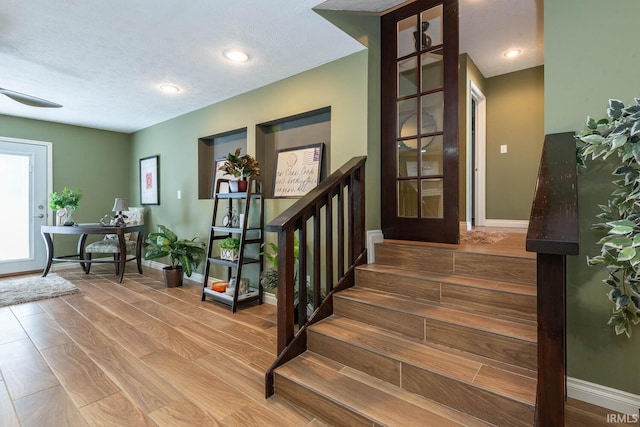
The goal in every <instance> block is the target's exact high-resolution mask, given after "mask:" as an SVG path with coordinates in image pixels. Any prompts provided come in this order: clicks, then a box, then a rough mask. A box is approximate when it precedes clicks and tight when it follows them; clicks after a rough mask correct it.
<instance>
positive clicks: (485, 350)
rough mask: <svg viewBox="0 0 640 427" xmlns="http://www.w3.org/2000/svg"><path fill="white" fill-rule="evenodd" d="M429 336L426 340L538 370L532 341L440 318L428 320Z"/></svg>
mask: <svg viewBox="0 0 640 427" xmlns="http://www.w3.org/2000/svg"><path fill="white" fill-rule="evenodd" d="M426 335H427V339H426V341H427V342H432V343H437V344H444V345H447V346H449V347H453V348H457V349H459V350H463V351H467V352H469V353H473V354H478V355H480V356H484V357H488V358H490V359H494V360H498V361H500V362H505V363H509V364H512V365H516V366H520V367H522V368H526V369H531V370H536V369H537V357H538V356H537V354H538V353H537V345H536V343H534V342H531V341H525V340H520V339H517V338H512V337H507V336H504V335H497V334H493V333H491V332H487V331H481V330H478V329H474V328H468V327H461V326H459V325H454V324H451V323H445V322H441V321H438V320H428V321H427V332H426Z"/></svg>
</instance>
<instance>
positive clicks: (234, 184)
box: [220, 148, 260, 192]
mask: <svg viewBox="0 0 640 427" xmlns="http://www.w3.org/2000/svg"><path fill="white" fill-rule="evenodd" d="M241 150H242V149H241V148H238V149H237V150H236V151H235V153H233V154H232V153H229V154H228V155H227V157H226V160H225V162H224V164H223V165H222V167H221V168H220V169H221V170H223V171H224V172H226V173H227V174H229V175H232V176H233V177H234V178H236V180H232V181H229V191H231V192H238V191H247V181H246V178H248V177H250V176H254V175H259V174H260V166H259V165H258V161H257V160H256V159H254V158H253V157H252V156H250V155H249V154H245V155H244V156H241V155H240V151H241Z"/></svg>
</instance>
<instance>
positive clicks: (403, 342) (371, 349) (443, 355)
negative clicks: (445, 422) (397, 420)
mask: <svg viewBox="0 0 640 427" xmlns="http://www.w3.org/2000/svg"><path fill="white" fill-rule="evenodd" d="M356 323H358V322H345V321H341V318H339V317H330V318H327V319H324V320H323V321H322V322H320V323H318V324H316V325H314V326H312V327H311V328H310V330H309V334H310V336H311V334H320V335H324V336H325V337H329V338H330V339H332V340H336V341H339V342H342V343H344V344H348V345H350V346H353V347H356V348H358V349H361V350H364V351H366V352H368V353H371V354H373V355H379V356H382V357H385V358H387V359H390V360H394V361H397V362H399V363H401V364H404V365H410V366H413V367H415V368H417V369H421V370H425V371H429V372H431V373H433V374H436V375H438V376H441V377H444V378H448V379H450V380H454V381H457V382H460V383H463V384H466V385H467V386H469V387H472V388H474V389H478V390H484V391H486V392H487V393H491V394H493V395H496V396H499V397H502V398H507V399H510V400H513V401H516V402H519V403H523V404H526V405H534V404H535V390H536V386H535V384H536V380H535V379H533V378H531V377H527V376H525V375H522V374H521V373H517V372H513V371H512V370H507V369H504V368H505V364H503V365H502V366H501V367H497V366H495V365H494V364H484V363H481V362H478V361H477V360H472V359H469V358H466V357H464V355H463V354H462V353H461V352H457V354H456V353H454V352H451V351H448V350H447V349H446V348H445V347H444V346H440V347H439V348H436V347H433V346H429V345H426V344H420V343H416V342H415V341H412V340H409V339H406V338H403V337H401V336H398V335H391V334H386V335H384V341H385V342H384V343H382V344H380V345H379V346H377V347H376V346H373V345H371V344H369V343H370V342H371V341H373V340H377V339H379V338H378V332H377V331H376V329H379V328H375V327H368V325H364V324H362V325H363V326H365V327H364V328H363V327H360V326H358V325H357V324H356ZM323 325H324V326H323ZM328 325H330V326H335V327H338V328H341V329H343V330H349V334H350V337H348V338H347V337H340V336H337V335H335V334H332V333H331V331H327V328H326V326H328ZM354 334H359V335H361V336H366V340H367V341H368V342H362V341H361V340H358V339H355V338H354V337H353V335H354ZM380 335H382V334H380ZM406 347H412V349H413V350H412V351H415V352H416V353H422V354H421V355H419V356H423V357H422V360H416V359H409V358H407V357H406V356H405V355H402V354H399V353H392V351H393V349H394V348H406ZM380 348H383V349H385V350H384V351H381V350H380ZM387 349H388V350H387ZM417 355H418V354H417ZM438 359H440V360H446V363H453V365H457V366H459V367H463V366H465V365H467V368H466V369H467V372H466V378H465V374H461V375H456V372H455V368H447V367H442V366H437V364H435V363H437V362H435V363H434V362H433V361H434V360H438ZM339 362H340V361H339ZM340 363H344V362H340ZM470 365H471V366H470ZM347 366H348V365H347ZM483 369H484V371H487V370H488V371H489V372H493V373H496V374H498V375H499V376H501V377H502V385H503V386H505V387H506V388H507V389H506V390H505V388H502V389H500V388H499V387H497V386H496V384H495V383H488V384H484V385H482V384H478V383H476V382H475V381H476V380H477V379H478V374H479V373H480V372H481V371H482V370H483ZM470 370H471V371H475V375H470V373H469V371H470ZM469 379H471V381H469ZM527 385H528V386H529V387H531V388H532V390H530V392H531V396H530V398H529V399H526V398H523V397H522V395H521V394H520V395H518V394H515V393H512V392H511V391H510V390H509V389H511V388H518V387H519V386H522V387H525V386H527Z"/></svg>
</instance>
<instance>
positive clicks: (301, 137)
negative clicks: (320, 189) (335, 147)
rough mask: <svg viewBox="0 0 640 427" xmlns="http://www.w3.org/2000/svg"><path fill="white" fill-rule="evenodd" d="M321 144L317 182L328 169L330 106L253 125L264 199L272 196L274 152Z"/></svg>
mask: <svg viewBox="0 0 640 427" xmlns="http://www.w3.org/2000/svg"><path fill="white" fill-rule="evenodd" d="M319 143H322V144H324V145H323V149H322V162H321V170H320V181H322V180H323V179H324V178H326V177H327V171H329V170H331V168H330V165H329V159H330V158H331V107H324V108H320V109H318V110H313V111H308V112H305V113H301V114H296V115H294V116H289V117H284V118H281V119H277V120H273V121H270V122H265V123H260V124H258V125H256V159H257V160H258V162H259V163H260V171H261V175H262V180H263V183H264V188H265V192H264V195H265V197H266V198H273V181H274V169H275V158H276V153H277V152H278V151H279V150H282V149H288V148H296V147H304V146H308V145H312V144H319Z"/></svg>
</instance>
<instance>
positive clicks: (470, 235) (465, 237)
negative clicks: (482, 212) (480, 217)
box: [460, 230, 507, 244]
mask: <svg viewBox="0 0 640 427" xmlns="http://www.w3.org/2000/svg"><path fill="white" fill-rule="evenodd" d="M505 237H507V233H502V232H500V231H482V230H471V231H463V232H462V233H460V243H486V244H491V243H496V242H498V241H500V240H502V239H504V238H505Z"/></svg>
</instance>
